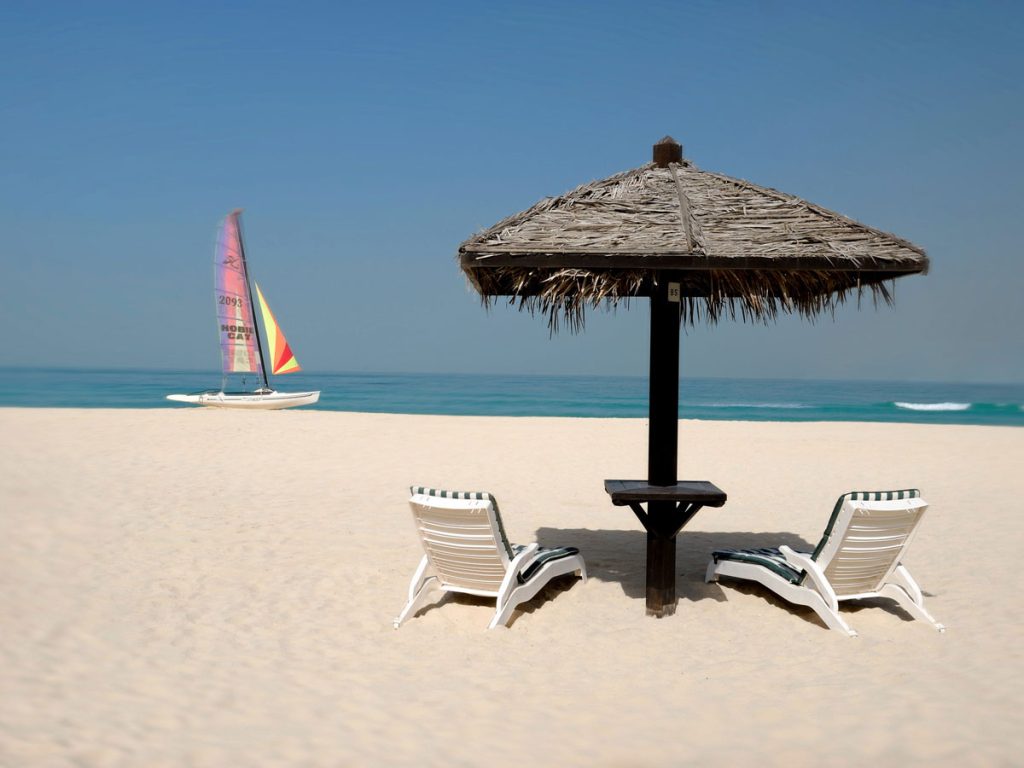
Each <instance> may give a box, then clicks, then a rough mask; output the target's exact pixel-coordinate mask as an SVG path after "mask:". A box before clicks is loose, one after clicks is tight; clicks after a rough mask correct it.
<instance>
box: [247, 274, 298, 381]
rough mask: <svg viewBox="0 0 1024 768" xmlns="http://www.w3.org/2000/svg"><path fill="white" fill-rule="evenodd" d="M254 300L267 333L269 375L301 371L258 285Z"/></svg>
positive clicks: (257, 284)
mask: <svg viewBox="0 0 1024 768" xmlns="http://www.w3.org/2000/svg"><path fill="white" fill-rule="evenodd" d="M256 300H257V301H259V303H260V312H261V313H262V315H263V330H264V331H266V333H267V347H268V348H269V350H270V366H271V371H270V372H271V373H273V374H274V375H275V376H277V375H278V374H279V373H295V372H296V371H301V370H302V368H301V367H299V361H298V360H296V359H295V355H294V354H293V353H292V348H291V347H290V346H288V340H287V339H286V338H285V337H284V334H283V333H282V332H281V326H279V325H278V324H277V320H276V319H275V318H274V313H273V312H271V311H270V305H269V304H267V300H266V299H265V298H263V291H261V290H260V286H259V283H256Z"/></svg>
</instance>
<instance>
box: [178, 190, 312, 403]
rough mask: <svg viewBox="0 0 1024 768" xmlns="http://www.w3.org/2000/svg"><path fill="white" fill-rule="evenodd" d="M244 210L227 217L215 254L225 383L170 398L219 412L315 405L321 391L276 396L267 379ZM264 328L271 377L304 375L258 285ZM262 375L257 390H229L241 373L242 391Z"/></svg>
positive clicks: (257, 297) (222, 226)
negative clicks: (248, 261) (245, 242)
mask: <svg viewBox="0 0 1024 768" xmlns="http://www.w3.org/2000/svg"><path fill="white" fill-rule="evenodd" d="M241 216H242V211H241V210H235V211H232V212H231V213H229V214H228V215H227V217H226V218H225V219H224V221H223V223H222V224H221V227H220V232H219V233H218V236H217V248H216V250H215V251H214V257H213V271H214V283H215V286H214V297H215V300H216V302H217V328H218V333H219V334H220V357H221V369H222V370H223V374H224V375H223V378H222V380H221V387H220V389H219V390H213V389H211V390H206V391H205V392H194V393H192V394H189V395H167V399H168V400H173V401H174V402H176V403H190V404H193V405H207V406H211V407H215V408H244V409H250V410H276V409H279V408H294V407H295V406H298V405H310V404H312V403H315V402H316V401H317V400H319V399H320V393H319V392H275V391H274V390H273V389H271V388H270V381H269V379H268V378H267V364H266V358H265V356H264V354H263V343H262V339H261V337H260V329H259V326H258V325H257V324H256V318H255V315H254V313H253V307H254V302H253V294H252V285H254V283H250V281H249V270H248V267H247V266H246V261H245V248H244V247H243V245H242V222H241ZM256 299H257V300H258V301H259V307H260V314H261V316H262V318H263V328H264V330H265V331H266V334H267V345H268V348H269V351H270V363H271V373H272V374H273V375H274V376H278V375H280V374H285V373H295V372H296V371H300V370H302V368H301V367H300V366H299V362H298V360H296V359H295V355H294V354H293V353H292V349H291V347H290V346H289V345H288V341H287V340H286V339H285V337H284V333H282V332H281V327H280V326H279V325H278V324H277V319H276V318H275V317H274V313H273V312H271V311H270V306H269V305H268V304H267V300H266V298H264V296H263V291H261V290H260V287H259V285H256ZM254 373H258V374H259V375H260V379H259V384H260V385H261V386H259V387H257V388H256V389H254V390H252V391H245V390H244V389H243V390H241V391H231V392H229V391H226V390H227V386H226V385H227V383H228V376H229V374H241V375H242V386H244V385H245V382H246V380H247V378H248V377H247V374H254Z"/></svg>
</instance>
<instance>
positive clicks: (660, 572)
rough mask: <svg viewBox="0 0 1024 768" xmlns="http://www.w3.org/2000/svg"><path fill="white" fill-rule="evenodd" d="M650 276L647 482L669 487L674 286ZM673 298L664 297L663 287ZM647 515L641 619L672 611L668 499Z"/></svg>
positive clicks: (675, 398) (675, 437)
mask: <svg viewBox="0 0 1024 768" xmlns="http://www.w3.org/2000/svg"><path fill="white" fill-rule="evenodd" d="M667 278H668V275H666V274H665V273H660V274H656V275H655V280H654V287H653V290H652V291H651V361H650V366H651V367H650V400H649V409H650V410H649V420H648V437H647V482H648V483H650V484H651V485H675V484H676V482H677V480H678V477H677V472H678V469H677V460H678V451H679V309H680V305H679V284H678V283H670V282H669V280H668V279H667ZM670 285H671V286H674V288H675V295H674V296H670V294H669V287H670ZM647 514H648V517H649V521H650V524H649V526H647V615H648V616H658V617H661V616H670V615H672V614H673V613H675V612H676V533H677V532H678V530H679V529H678V527H676V525H675V524H673V523H674V520H675V518H676V516H677V510H676V503H675V502H674V501H651V502H650V503H649V504H648V509H647Z"/></svg>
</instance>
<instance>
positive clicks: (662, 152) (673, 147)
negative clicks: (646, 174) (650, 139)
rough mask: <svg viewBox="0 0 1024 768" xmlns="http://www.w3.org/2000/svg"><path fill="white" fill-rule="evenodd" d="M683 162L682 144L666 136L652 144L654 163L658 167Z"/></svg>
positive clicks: (666, 166)
mask: <svg viewBox="0 0 1024 768" xmlns="http://www.w3.org/2000/svg"><path fill="white" fill-rule="evenodd" d="M682 162H683V145H682V144H680V143H679V142H678V141H676V140H675V139H673V138H672V137H671V136H666V137H665V138H663V139H662V140H661V141H659V142H658V143H657V144H655V145H654V164H655V165H656V166H658V167H659V168H668V164H669V163H682Z"/></svg>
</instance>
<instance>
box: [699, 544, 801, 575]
mask: <svg viewBox="0 0 1024 768" xmlns="http://www.w3.org/2000/svg"><path fill="white" fill-rule="evenodd" d="M711 557H713V558H714V560H715V562H716V563H717V562H719V561H721V560H737V561H739V562H741V563H754V564H755V565H763V566H764V567H765V568H767V569H768V570H769V571H771V572H772V573H774V574H776V575H778V576H781V577H782V578H784V579H785V580H786V581H788V582H790V583H792V584H797V583H799V582H800V578H801V576H803V571H798V570H796V569H795V568H794V567H793V566H791V565H790V564H789V563H787V562H786V556H785V555H783V554H782V552H780V551H779V550H778V549H775V548H774V547H759V548H758V549H716V550H715V551H714V552H712V553H711Z"/></svg>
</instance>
